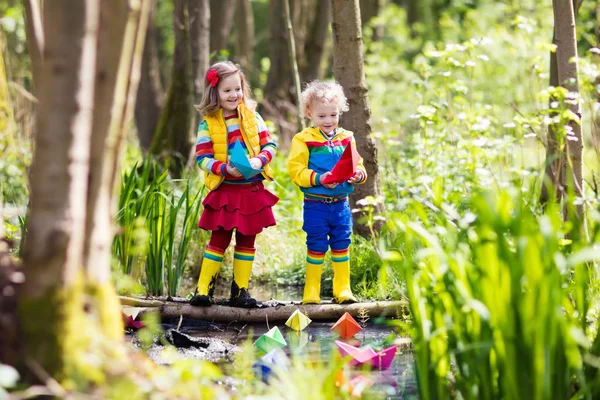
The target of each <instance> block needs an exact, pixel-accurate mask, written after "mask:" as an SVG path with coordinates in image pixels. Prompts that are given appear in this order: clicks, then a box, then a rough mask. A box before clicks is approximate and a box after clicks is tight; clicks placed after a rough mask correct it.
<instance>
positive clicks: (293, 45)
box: [283, 1, 306, 129]
mask: <svg viewBox="0 0 600 400" xmlns="http://www.w3.org/2000/svg"><path fill="white" fill-rule="evenodd" d="M283 9H284V10H285V20H286V26H287V36H288V48H289V57H290V65H291V66H292V71H293V75H294V87H295V88H296V107H297V109H298V119H299V120H300V126H301V127H302V129H304V128H306V124H305V123H304V118H302V110H301V109H300V98H299V97H300V75H299V73H298V63H297V61H296V42H295V41H294V29H293V27H292V16H291V15H290V5H289V3H288V2H287V1H284V2H283Z"/></svg>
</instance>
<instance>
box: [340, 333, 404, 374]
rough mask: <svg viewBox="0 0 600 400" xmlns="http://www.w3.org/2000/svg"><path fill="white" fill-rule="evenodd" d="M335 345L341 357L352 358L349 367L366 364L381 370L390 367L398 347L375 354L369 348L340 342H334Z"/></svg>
mask: <svg viewBox="0 0 600 400" xmlns="http://www.w3.org/2000/svg"><path fill="white" fill-rule="evenodd" d="M335 345H336V346H337V348H338V350H339V351H340V354H341V355H342V357H348V356H350V357H352V360H351V361H350V364H351V365H355V366H359V365H363V364H368V365H370V366H372V367H373V368H376V369H381V370H385V369H388V368H389V367H390V366H391V365H392V361H394V357H395V356H396V350H397V348H398V346H391V347H388V348H387V349H383V350H381V351H380V352H376V351H375V350H373V349H372V348H371V347H370V346H365V347H363V348H358V347H354V346H352V345H350V344H348V343H344V342H342V341H340V340H336V341H335Z"/></svg>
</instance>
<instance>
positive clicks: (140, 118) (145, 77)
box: [135, 0, 164, 153]
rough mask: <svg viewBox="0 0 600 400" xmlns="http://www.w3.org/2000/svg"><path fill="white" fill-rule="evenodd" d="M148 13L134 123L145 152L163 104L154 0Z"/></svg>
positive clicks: (148, 147)
mask: <svg viewBox="0 0 600 400" xmlns="http://www.w3.org/2000/svg"><path fill="white" fill-rule="evenodd" d="M150 6H151V9H150V15H149V20H148V29H147V30H146V40H145V42H144V57H143V59H142V70H141V77H140V83H139V89H138V94H137V101H136V103H135V123H136V126H137V131H138V138H139V140H140V146H141V147H142V151H143V152H144V153H147V152H148V151H149V150H150V146H151V145H152V137H153V136H154V132H155V131H156V126H157V125H158V119H159V118H160V111H161V110H162V108H163V104H164V93H163V88H162V85H161V83H160V69H159V67H158V66H159V63H158V48H157V42H156V28H155V26H154V11H155V8H156V0H151V1H150Z"/></svg>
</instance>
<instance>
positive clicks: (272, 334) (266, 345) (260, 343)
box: [254, 326, 287, 353]
mask: <svg viewBox="0 0 600 400" xmlns="http://www.w3.org/2000/svg"><path fill="white" fill-rule="evenodd" d="M254 345H255V346H256V347H257V348H259V349H260V350H261V351H262V352H263V353H268V352H270V351H271V350H274V349H280V348H282V347H285V346H287V343H286V342H285V339H284V338H283V336H282V335H281V332H280V331H279V328H278V327H276V326H274V327H273V328H272V329H271V330H270V331H269V332H267V333H265V334H264V335H262V336H261V337H259V338H258V340H256V342H255V343H254Z"/></svg>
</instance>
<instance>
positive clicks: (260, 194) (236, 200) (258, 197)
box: [198, 181, 279, 235]
mask: <svg viewBox="0 0 600 400" xmlns="http://www.w3.org/2000/svg"><path fill="white" fill-rule="evenodd" d="M277 201H279V197H277V196H275V195H274V194H273V193H271V192H269V191H268V190H267V189H266V188H265V187H264V185H263V183H262V182H260V181H258V182H252V183H247V184H228V183H226V182H223V183H222V184H221V185H219V187H217V188H216V189H215V190H211V191H210V192H209V193H208V195H207V196H206V198H205V199H204V201H203V202H202V205H204V211H203V212H202V216H201V217H200V222H199V223H198V226H199V227H200V228H202V229H205V230H207V231H216V230H219V229H224V230H227V231H230V230H232V229H234V228H236V229H237V230H238V232H240V233H241V234H243V235H256V234H258V233H260V232H261V231H262V230H263V228H267V227H269V226H273V225H275V216H274V215H273V211H272V210H271V207H273V206H274V205H275V204H276V203H277Z"/></svg>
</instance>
